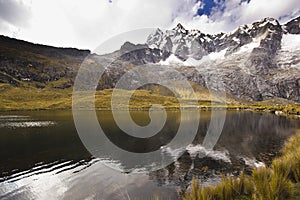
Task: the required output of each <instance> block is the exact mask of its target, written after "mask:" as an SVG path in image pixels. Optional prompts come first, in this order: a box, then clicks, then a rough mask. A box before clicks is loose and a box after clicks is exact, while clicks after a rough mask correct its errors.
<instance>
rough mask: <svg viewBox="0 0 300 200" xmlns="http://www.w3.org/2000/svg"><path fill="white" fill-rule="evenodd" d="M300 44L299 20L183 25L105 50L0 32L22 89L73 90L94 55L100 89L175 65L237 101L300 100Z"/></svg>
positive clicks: (4, 76)
mask: <svg viewBox="0 0 300 200" xmlns="http://www.w3.org/2000/svg"><path fill="white" fill-rule="evenodd" d="M299 45H300V17H297V18H295V19H293V20H291V21H289V22H287V23H285V24H280V23H279V22H278V21H277V20H276V19H273V18H265V19H262V20H260V21H257V22H254V23H252V24H247V25H243V26H240V27H238V28H237V29H235V30H234V31H232V32H230V33H219V34H215V35H211V34H205V33H202V32H201V31H200V30H186V29H185V28H184V27H183V25H181V24H178V25H177V26H176V27H175V28H174V29H172V30H161V29H157V30H156V31H154V32H153V33H152V34H150V35H149V36H148V39H147V41H145V44H139V45H135V44H132V43H130V42H126V43H124V44H123V45H122V46H121V47H120V50H118V51H116V52H113V53H111V54H106V55H96V54H91V52H90V51H84V50H77V49H68V48H67V49H66V48H55V47H49V46H44V45H36V44H32V43H28V42H24V41H20V40H16V39H11V38H8V37H4V36H0V82H2V83H9V84H11V85H14V86H17V87H18V86H19V85H22V84H23V83H30V84H33V85H34V86H35V87H38V88H43V87H44V86H45V85H49V84H50V85H51V87H53V88H59V89H64V88H67V87H72V85H73V81H74V79H75V77H76V74H77V71H78V69H79V67H80V65H81V63H82V62H83V61H84V60H85V59H86V58H87V57H88V58H90V59H97V60H100V61H101V62H99V63H101V65H102V66H99V67H103V66H108V67H107V68H106V70H105V73H104V74H103V76H102V78H101V79H100V81H99V84H98V89H105V88H113V87H115V85H116V83H117V82H118V80H119V79H120V77H121V76H122V75H123V74H124V73H126V72H128V71H129V70H130V69H132V68H134V66H136V65H145V66H147V65H156V66H161V68H162V69H175V70H177V71H178V72H180V73H181V74H182V75H184V76H185V77H186V78H187V79H188V80H189V81H191V82H194V83H195V84H197V85H200V86H203V87H208V85H207V80H213V79H215V80H221V81H222V82H223V83H224V86H225V89H226V92H227V93H228V94H230V95H233V96H236V97H237V98H241V99H245V100H250V101H261V100H269V99H273V98H284V99H288V100H292V101H295V102H300V56H299V55H300V46H299ZM148 67H151V66H148ZM153 73H157V72H155V71H154V72H153ZM148 76H149V77H151V76H152V75H151V74H148ZM136 77H137V75H134V74H133V76H132V80H129V81H131V82H135V79H136ZM174 78H176V77H174ZM210 87H211V89H214V90H218V88H217V87H215V86H214V85H212V86H210Z"/></svg>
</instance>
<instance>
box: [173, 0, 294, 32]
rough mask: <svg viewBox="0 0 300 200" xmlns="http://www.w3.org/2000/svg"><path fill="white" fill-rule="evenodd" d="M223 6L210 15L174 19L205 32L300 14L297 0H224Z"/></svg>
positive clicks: (231, 28) (226, 29)
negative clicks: (247, 0) (243, 0)
mask: <svg viewBox="0 0 300 200" xmlns="http://www.w3.org/2000/svg"><path fill="white" fill-rule="evenodd" d="M222 7H223V8H224V9H223V10H222V11H221V10H220V9H219V10H218V9H215V10H213V12H212V14H211V15H210V16H206V15H202V16H196V17H192V18H187V17H182V16H179V17H178V18H177V19H175V20H174V24H173V25H175V24H176V23H177V22H179V21H182V22H183V24H186V26H187V28H195V29H200V30H202V32H206V33H217V32H221V31H223V32H228V31H232V30H233V29H235V28H237V27H238V26H240V25H243V24H247V23H252V22H254V21H257V20H260V19H262V18H265V17H273V18H277V19H278V18H282V19H281V21H282V22H285V21H287V20H289V19H291V18H293V17H297V16H298V15H300V1H299V0H285V1H284V2H283V1H282V0H272V1H270V0H251V1H250V2H249V3H247V2H246V1H245V2H242V3H241V1H240V0H226V1H224V5H222Z"/></svg>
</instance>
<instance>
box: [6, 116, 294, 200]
mask: <svg viewBox="0 0 300 200" xmlns="http://www.w3.org/2000/svg"><path fill="white" fill-rule="evenodd" d="M84 112H85V111H83V113H82V114H83V116H85V114H86V116H89V114H88V111H86V112H87V113H84ZM153 112H159V111H153ZM184 112H185V114H184V116H185V118H181V116H182V113H181V112H180V111H167V117H168V119H167V121H166V124H165V126H164V127H163V129H162V130H161V131H160V132H159V133H158V134H157V135H155V136H153V137H151V138H150V139H149V138H144V139H143V141H142V142H140V141H141V140H138V139H136V140H134V139H133V140H131V139H130V138H128V137H127V136H125V135H124V133H123V132H122V131H121V130H120V129H119V128H118V126H117V125H116V123H115V121H114V120H113V117H112V113H111V112H110V111H97V117H98V120H99V123H100V125H101V127H102V129H103V131H104V132H105V134H106V135H102V136H100V139H99V138H98V139H99V145H98V146H96V147H95V152H97V157H95V156H93V155H91V154H90V153H89V151H88V150H87V149H86V146H84V144H85V143H84V142H82V140H81V139H80V138H81V137H82V134H83V135H84V134H87V135H88V134H89V129H88V128H87V129H86V130H87V131H86V133H81V135H78V133H77V130H76V128H75V125H74V121H73V116H72V112H71V111H26V112H25V111H24V112H13V111H12V112H0V163H1V164H0V199H129V198H130V199H150V198H151V197H154V196H159V197H161V199H177V198H178V195H177V194H178V190H179V189H184V188H187V187H188V186H189V184H190V181H191V179H192V177H197V178H199V179H200V180H201V182H202V183H203V184H204V185H210V184H215V183H217V182H218V181H220V179H221V175H222V174H231V175H238V173H239V172H240V171H241V170H244V171H246V172H250V171H251V168H252V167H255V166H261V165H268V164H270V162H271V160H272V158H274V157H275V156H277V155H280V148H281V147H282V145H283V143H284V141H285V140H286V138H288V137H289V136H290V135H292V134H294V133H295V131H296V130H297V129H300V123H299V121H296V120H292V119H288V118H285V117H280V116H276V115H273V114H268V113H264V114H262V113H254V112H246V111H227V113H226V120H225V124H224V127H223V130H222V133H221V135H220V137H218V139H217V141H216V142H217V143H216V145H215V146H214V148H213V149H206V148H205V147H203V145H202V144H203V140H204V139H205V136H206V132H207V130H208V127H209V124H210V122H211V120H212V119H211V112H210V111H196V112H195V111H184ZM195 113H196V114H199V115H200V121H199V125H198V129H197V130H198V131H197V134H196V136H195V137H194V139H193V141H192V142H191V144H190V145H188V146H184V147H183V148H182V149H181V150H180V152H181V156H180V157H179V159H176V160H174V162H172V163H170V164H169V165H168V166H165V167H163V168H162V169H158V170H155V171H147V170H146V169H145V170H144V171H143V169H144V168H143V167H141V168H139V167H137V165H136V164H133V163H134V162H136V161H134V160H133V159H132V160H131V159H130V158H128V156H127V157H126V156H124V155H123V154H120V153H118V151H115V150H114V148H110V147H108V145H109V144H110V143H107V142H105V141H106V140H107V138H109V140H110V141H112V143H114V144H122V145H123V146H122V148H123V149H125V150H127V151H130V152H135V153H139V152H141V151H143V152H151V151H155V150H157V151H159V152H165V151H168V155H173V154H176V153H178V150H177V149H164V148H163V146H164V145H166V144H167V143H168V142H170V141H171V140H172V139H173V138H174V137H175V135H176V131H177V129H178V127H179V124H180V121H182V119H184V120H185V121H186V123H190V122H191V123H192V121H193V118H195V115H196V114H195ZM117 114H118V116H122V115H123V114H124V111H117ZM220 115H221V114H220ZM131 116H132V118H133V120H134V121H135V122H136V123H137V124H138V125H140V126H146V125H147V124H148V123H149V122H150V118H149V113H148V112H146V111H131ZM214 117H215V118H218V114H216V115H215V116H214ZM121 120H123V122H124V123H125V124H126V122H127V120H129V119H128V118H126V117H124V118H122V117H121ZM153 123H156V121H155V120H154V121H153ZM140 134H141V136H143V134H145V133H144V132H141V133H140ZM186 134H188V133H186ZM91 138H92V137H91ZM141 162H142V161H141ZM141 165H142V164H141Z"/></svg>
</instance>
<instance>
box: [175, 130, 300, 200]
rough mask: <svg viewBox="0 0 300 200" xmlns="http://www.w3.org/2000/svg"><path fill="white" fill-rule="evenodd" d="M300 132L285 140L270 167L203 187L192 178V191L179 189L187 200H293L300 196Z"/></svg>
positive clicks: (256, 169)
mask: <svg viewBox="0 0 300 200" xmlns="http://www.w3.org/2000/svg"><path fill="white" fill-rule="evenodd" d="M299 172H300V132H298V133H297V134H296V135H294V136H292V137H291V138H289V140H288V141H287V142H286V143H285V145H284V147H283V150H282V156H281V157H278V158H276V159H274V160H273V162H272V165H271V166H270V167H260V168H255V169H253V172H252V175H251V176H246V175H245V174H244V173H241V175H240V176H239V177H237V178H232V177H229V178H228V177H227V178H225V177H224V178H223V180H222V181H221V182H220V183H219V184H217V185H214V186H209V187H204V186H201V185H199V182H198V181H197V180H196V179H193V181H192V185H191V190H190V191H189V192H181V197H182V199H186V200H204V199H205V200H230V199H257V200H288V199H290V200H294V199H300V173H299Z"/></svg>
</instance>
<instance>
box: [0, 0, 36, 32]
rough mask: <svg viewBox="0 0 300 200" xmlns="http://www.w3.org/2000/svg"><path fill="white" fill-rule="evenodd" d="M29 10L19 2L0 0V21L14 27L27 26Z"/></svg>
mask: <svg viewBox="0 0 300 200" xmlns="http://www.w3.org/2000/svg"><path fill="white" fill-rule="evenodd" d="M30 16H31V14H30V8H29V6H27V5H26V4H25V3H23V2H22V1H19V0H10V1H7V0H0V20H1V21H2V22H7V23H9V24H12V25H16V26H22V27H23V26H26V25H28V20H29V18H30Z"/></svg>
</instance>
